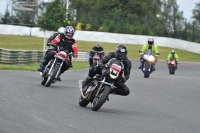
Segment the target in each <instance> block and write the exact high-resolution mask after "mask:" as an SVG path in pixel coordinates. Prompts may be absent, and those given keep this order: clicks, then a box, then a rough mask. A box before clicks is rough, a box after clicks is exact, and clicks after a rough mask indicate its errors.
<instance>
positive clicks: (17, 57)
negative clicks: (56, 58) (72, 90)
mask: <svg viewBox="0 0 200 133" xmlns="http://www.w3.org/2000/svg"><path fill="white" fill-rule="evenodd" d="M44 53H45V52H44V51H39V50H9V49H0V63H2V64H28V63H39V62H40V61H41V60H42V59H43V56H44ZM78 55H79V56H78V58H73V61H87V62H88V52H78Z"/></svg>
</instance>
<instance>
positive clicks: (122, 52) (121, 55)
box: [82, 45, 132, 96]
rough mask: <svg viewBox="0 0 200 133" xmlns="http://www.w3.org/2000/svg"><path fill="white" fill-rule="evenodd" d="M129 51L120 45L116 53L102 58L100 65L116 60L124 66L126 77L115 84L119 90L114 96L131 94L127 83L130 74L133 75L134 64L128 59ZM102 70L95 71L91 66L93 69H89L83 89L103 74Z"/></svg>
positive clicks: (115, 91)
mask: <svg viewBox="0 0 200 133" xmlns="http://www.w3.org/2000/svg"><path fill="white" fill-rule="evenodd" d="M127 53H128V50H127V48H126V47H125V46H124V45H118V46H117V47H116V52H110V53H109V54H108V55H107V56H105V57H104V58H102V59H101V60H100V61H99V64H106V63H108V62H109V60H110V59H112V58H116V59H118V60H120V61H121V62H122V63H123V64H124V70H123V71H124V75H122V77H120V79H119V81H118V82H116V83H115V86H116V87H117V89H114V90H113V91H112V92H111V93H112V94H118V95H122V96H127V95H129V93H130V90H129V88H128V87H127V86H126V85H125V82H126V81H127V80H128V79H129V77H130V73H131V66H132V63H131V61H130V60H129V59H128V57H127ZM101 70H102V68H99V69H96V71H95V69H94V66H91V69H89V73H88V77H87V78H86V80H84V81H83V82H82V87H83V88H84V87H85V86H86V85H88V84H89V83H90V82H91V81H92V78H93V77H94V76H95V75H96V74H97V73H98V74H101Z"/></svg>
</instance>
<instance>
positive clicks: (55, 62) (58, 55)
mask: <svg viewBox="0 0 200 133" xmlns="http://www.w3.org/2000/svg"><path fill="white" fill-rule="evenodd" d="M71 55H73V54H72V53H68V51H60V50H58V51H57V52H56V51H55V55H54V58H52V59H51V60H50V61H49V62H48V64H47V65H46V67H45V69H44V72H43V73H42V77H43V79H42V82H41V84H42V85H45V86H46V87H49V86H50V85H51V84H52V83H55V82H56V79H57V78H58V76H59V75H60V72H61V68H62V66H63V62H64V61H65V60H68V61H70V56H71Z"/></svg>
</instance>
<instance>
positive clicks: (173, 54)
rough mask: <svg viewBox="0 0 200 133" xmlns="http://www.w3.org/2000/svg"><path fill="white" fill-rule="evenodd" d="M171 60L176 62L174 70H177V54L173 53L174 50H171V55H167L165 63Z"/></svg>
mask: <svg viewBox="0 0 200 133" xmlns="http://www.w3.org/2000/svg"><path fill="white" fill-rule="evenodd" d="M171 58H173V59H175V60H176V69H178V60H179V58H178V54H177V53H176V52H175V50H172V51H171V53H169V54H168V56H167V59H166V60H167V62H168V60H169V59H171Z"/></svg>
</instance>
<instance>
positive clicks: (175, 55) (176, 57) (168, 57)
mask: <svg viewBox="0 0 200 133" xmlns="http://www.w3.org/2000/svg"><path fill="white" fill-rule="evenodd" d="M170 58H173V56H172V53H169V55H168V56H167V59H166V60H169V59H170ZM174 58H175V59H176V61H178V59H179V58H178V55H177V54H176V53H175V54H174Z"/></svg>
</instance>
